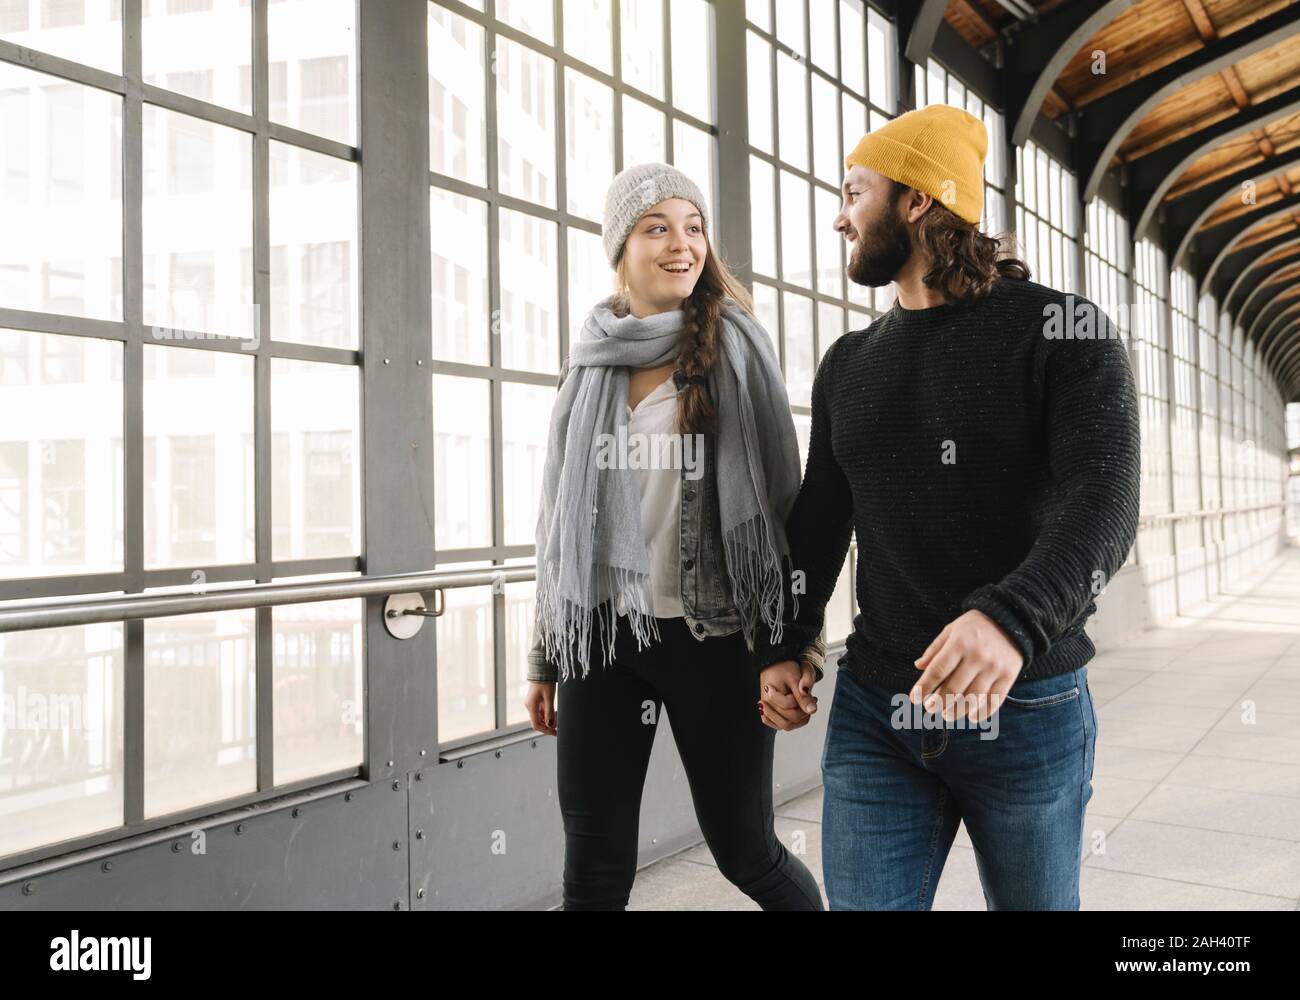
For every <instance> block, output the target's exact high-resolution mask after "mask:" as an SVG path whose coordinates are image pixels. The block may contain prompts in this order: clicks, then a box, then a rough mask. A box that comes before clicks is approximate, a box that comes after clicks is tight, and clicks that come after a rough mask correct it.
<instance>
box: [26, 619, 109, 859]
mask: <svg viewBox="0 0 1300 1000" xmlns="http://www.w3.org/2000/svg"><path fill="white" fill-rule="evenodd" d="M60 600H66V598H60ZM19 603H29V602H27V601H23V602H19ZM122 678H123V669H122V626H121V625H120V624H118V623H116V622H113V623H107V624H101V625H80V626H74V627H71V628H47V629H35V630H32V631H28V632H0V691H3V692H4V693H5V698H6V702H7V705H6V709H7V711H8V712H12V713H13V715H12V716H11V717H10V720H8V721H7V722H6V726H5V730H4V735H5V766H4V767H3V768H0V857H4V856H5V855H9V854H17V853H18V852H19V851H25V850H30V849H32V848H35V847H41V846H43V845H45V844H53V843H57V842H58V841H61V840H70V839H72V838H73V837H79V836H82V835H84V834H89V833H95V832H97V831H99V830H109V829H112V828H113V827H116V826H121V825H122V823H123V822H124V815H123V796H122V787H123V777H124V775H123V770H124V769H123V753H122V733H123V723H122V720H123V688H122Z"/></svg>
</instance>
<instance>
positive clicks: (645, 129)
mask: <svg viewBox="0 0 1300 1000" xmlns="http://www.w3.org/2000/svg"><path fill="white" fill-rule="evenodd" d="M666 134H667V133H666V132H665V130H664V116H663V114H661V113H660V112H658V111H656V110H655V109H654V108H652V107H650V106H649V105H647V104H642V103H641V102H640V101H638V100H637V99H636V98H635V97H627V96H624V98H623V166H624V167H631V166H635V165H636V164H638V163H663V162H664V160H665V159H666V154H665V153H664V149H665V147H666V145H667V140H666ZM602 193H603V192H602ZM603 215H604V213H603V210H602V218H603Z"/></svg>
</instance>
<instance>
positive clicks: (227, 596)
mask: <svg viewBox="0 0 1300 1000" xmlns="http://www.w3.org/2000/svg"><path fill="white" fill-rule="evenodd" d="M536 573H537V570H536V566H535V565H517V566H500V567H494V568H492V569H477V570H429V571H426V572H421V573H395V574H390V575H385V576H361V577H350V578H347V579H343V580H320V581H315V582H311V583H257V584H252V585H249V586H246V587H231V588H229V589H226V590H214V591H209V592H206V593H201V594H129V595H123V596H120V597H104V598H93V599H90V600H83V601H73V602H69V603H59V604H52V603H49V604H20V605H16V606H11V607H8V608H5V609H3V610H0V632H22V631H26V630H30V629H39V628H65V627H67V626H70V625H96V624H100V623H103V622H120V621H131V620H134V619H141V618H163V617H168V616H171V615H189V614H195V613H196V612H204V611H209V612H210V611H240V610H243V609H245V608H265V607H274V606H276V605H280V604H309V603H311V602H313V601H337V600H341V599H344V598H349V597H384V596H387V595H389V594H404V593H414V592H421V591H436V590H450V589H453V588H457V587H484V586H496V585H504V584H507V583H526V582H527V581H529V580H532V579H535V578H536Z"/></svg>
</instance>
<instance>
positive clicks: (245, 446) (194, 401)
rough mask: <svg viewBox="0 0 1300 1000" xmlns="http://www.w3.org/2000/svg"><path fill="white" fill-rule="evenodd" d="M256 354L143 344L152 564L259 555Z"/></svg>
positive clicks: (208, 562)
mask: <svg viewBox="0 0 1300 1000" xmlns="http://www.w3.org/2000/svg"><path fill="white" fill-rule="evenodd" d="M253 360H254V359H253V357H252V355H241V354H232V353H228V352H226V351H200V350H193V349H190V350H187V349H185V348H183V347H161V346H153V345H149V344H146V345H145V348H144V501H145V506H144V560H145V565H146V566H147V567H148V568H151V569H152V568H154V567H162V566H214V565H220V564H224V563H238V562H251V561H252V560H253V558H254V550H253V544H254V530H253V528H254V513H253V448H252V442H253Z"/></svg>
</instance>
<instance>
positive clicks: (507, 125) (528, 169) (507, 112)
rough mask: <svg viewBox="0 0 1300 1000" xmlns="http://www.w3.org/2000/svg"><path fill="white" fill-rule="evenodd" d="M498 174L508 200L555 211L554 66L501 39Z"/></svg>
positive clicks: (542, 58)
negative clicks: (516, 200)
mask: <svg viewBox="0 0 1300 1000" xmlns="http://www.w3.org/2000/svg"><path fill="white" fill-rule="evenodd" d="M496 69H497V156H498V164H497V174H498V184H499V185H500V187H501V190H502V192H503V193H505V194H511V195H514V196H515V197H516V198H523V199H526V200H527V201H532V202H536V203H537V204H539V205H546V206H547V207H548V208H554V207H555V63H554V62H553V61H552V60H550V59H548V58H546V57H545V56H541V55H538V54H537V53H536V52H534V51H532V50H531V49H526V48H524V46H522V45H517V44H515V43H514V42H512V41H510V40H509V39H506V38H497V61H496Z"/></svg>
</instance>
